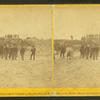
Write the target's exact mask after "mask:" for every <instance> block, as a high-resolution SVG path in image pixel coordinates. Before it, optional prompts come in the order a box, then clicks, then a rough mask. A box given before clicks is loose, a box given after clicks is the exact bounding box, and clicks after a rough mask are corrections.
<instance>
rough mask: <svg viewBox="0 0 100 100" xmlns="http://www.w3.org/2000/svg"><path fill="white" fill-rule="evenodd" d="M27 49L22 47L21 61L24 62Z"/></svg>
mask: <svg viewBox="0 0 100 100" xmlns="http://www.w3.org/2000/svg"><path fill="white" fill-rule="evenodd" d="M24 54H25V48H24V47H23V46H22V47H21V49H20V55H21V59H22V60H24Z"/></svg>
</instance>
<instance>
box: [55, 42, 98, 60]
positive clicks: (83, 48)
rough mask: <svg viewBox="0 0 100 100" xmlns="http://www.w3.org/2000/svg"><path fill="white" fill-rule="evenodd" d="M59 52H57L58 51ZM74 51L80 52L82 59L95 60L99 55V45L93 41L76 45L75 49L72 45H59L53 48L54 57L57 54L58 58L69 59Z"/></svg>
mask: <svg viewBox="0 0 100 100" xmlns="http://www.w3.org/2000/svg"><path fill="white" fill-rule="evenodd" d="M58 52H59V53H58ZM75 52H80V57H81V58H82V59H84V58H85V59H93V60H97V59H98V57H99V45H98V44H95V43H91V44H90V43H83V44H80V45H79V46H78V50H77V51H75V48H74V45H73V44H71V45H66V44H62V45H60V47H59V49H56V50H55V54H54V59H55V56H56V55H59V56H60V58H65V57H67V59H71V58H72V57H73V56H74V55H73V54H75Z"/></svg>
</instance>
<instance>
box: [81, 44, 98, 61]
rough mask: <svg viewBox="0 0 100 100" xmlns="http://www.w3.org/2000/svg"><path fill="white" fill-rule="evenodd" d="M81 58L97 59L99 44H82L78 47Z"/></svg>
mask: <svg viewBox="0 0 100 100" xmlns="http://www.w3.org/2000/svg"><path fill="white" fill-rule="evenodd" d="M80 55H81V58H86V59H93V60H97V59H98V57H99V45H97V44H92V45H91V44H82V45H81V47H80Z"/></svg>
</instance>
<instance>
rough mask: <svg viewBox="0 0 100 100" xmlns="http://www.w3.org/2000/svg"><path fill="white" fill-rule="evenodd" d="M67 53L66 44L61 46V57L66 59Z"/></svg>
mask: <svg viewBox="0 0 100 100" xmlns="http://www.w3.org/2000/svg"><path fill="white" fill-rule="evenodd" d="M65 53H66V46H65V44H63V45H62V46H61V51H60V57H63V58H64V57H65Z"/></svg>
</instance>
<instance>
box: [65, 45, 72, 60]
mask: <svg viewBox="0 0 100 100" xmlns="http://www.w3.org/2000/svg"><path fill="white" fill-rule="evenodd" d="M66 52H67V60H70V59H71V58H72V57H73V49H72V47H70V46H68V47H67V48H66Z"/></svg>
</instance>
